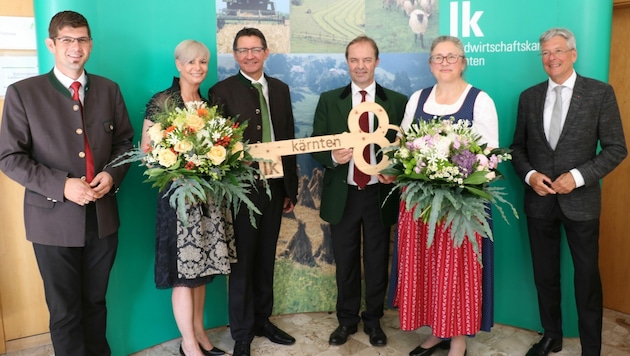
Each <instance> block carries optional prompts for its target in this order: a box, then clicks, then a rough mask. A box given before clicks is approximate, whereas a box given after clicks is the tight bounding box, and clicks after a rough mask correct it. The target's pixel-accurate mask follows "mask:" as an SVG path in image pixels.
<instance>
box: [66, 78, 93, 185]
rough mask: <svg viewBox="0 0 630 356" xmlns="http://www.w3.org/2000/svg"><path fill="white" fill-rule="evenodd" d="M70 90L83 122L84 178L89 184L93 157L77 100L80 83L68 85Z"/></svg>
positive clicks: (80, 106)
mask: <svg viewBox="0 0 630 356" xmlns="http://www.w3.org/2000/svg"><path fill="white" fill-rule="evenodd" d="M70 88H72V90H73V92H72V100H76V101H78V102H79V108H80V109H81V120H82V121H83V142H84V143H85V178H86V180H87V182H88V183H89V182H91V181H92V179H94V157H92V150H91V149H90V144H89V142H88V139H87V132H86V131H85V118H84V117H83V105H81V99H79V88H81V83H80V82H74V83H72V85H70Z"/></svg>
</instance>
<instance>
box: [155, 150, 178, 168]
mask: <svg viewBox="0 0 630 356" xmlns="http://www.w3.org/2000/svg"><path fill="white" fill-rule="evenodd" d="M175 162H177V155H176V154H175V153H173V151H171V150H161V151H160V152H159V153H158V163H159V164H160V165H162V166H164V167H167V168H168V167H170V166H172V165H174V164H175Z"/></svg>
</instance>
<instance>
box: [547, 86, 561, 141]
mask: <svg viewBox="0 0 630 356" xmlns="http://www.w3.org/2000/svg"><path fill="white" fill-rule="evenodd" d="M562 88H563V86H562V85H558V86H557V87H555V88H554V89H553V90H554V91H555V92H556V102H555V103H554V104H553V111H552V112H551V121H550V122H549V146H551V148H552V149H554V150H555V149H556V145H557V144H558V139H559V138H560V133H561V132H562V125H561V124H562Z"/></svg>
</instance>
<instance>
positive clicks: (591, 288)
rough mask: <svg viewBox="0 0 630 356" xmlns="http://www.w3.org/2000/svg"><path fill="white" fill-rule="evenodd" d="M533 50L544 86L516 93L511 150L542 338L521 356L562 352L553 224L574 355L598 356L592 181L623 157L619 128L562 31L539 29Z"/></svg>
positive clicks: (597, 193)
mask: <svg viewBox="0 0 630 356" xmlns="http://www.w3.org/2000/svg"><path fill="white" fill-rule="evenodd" d="M540 45H541V56H542V64H543V68H544V69H545V72H547V74H548V75H549V80H546V81H544V82H543V83H540V84H537V85H535V86H533V87H531V88H529V89H527V90H525V91H524V92H523V93H521V96H520V99H519V104H518V116H517V123H516V131H515V133H514V142H513V144H512V149H513V152H512V156H513V160H512V163H513V165H514V169H515V170H516V173H517V174H518V175H519V176H520V177H521V178H522V179H523V181H524V182H525V183H526V184H525V213H526V214H527V227H528V230H529V240H530V245H531V253H532V262H533V266H534V280H535V282H536V289H537V291H538V306H539V310H540V319H541V323H542V327H543V328H544V336H543V338H542V339H541V340H540V342H538V343H536V344H535V345H533V346H532V348H531V349H530V350H529V352H528V353H527V355H528V356H538V355H541V356H544V355H547V354H549V352H558V351H560V350H562V316H561V310H560V227H561V226H563V227H564V230H565V232H566V236H567V242H568V244H569V247H570V249H571V255H572V257H573V266H574V268H575V300H576V303H577V311H578V319H579V332H580V342H581V344H582V355H599V354H600V351H601V333H602V310H603V306H602V285H601V279H600V275H599V266H598V253H599V245H598V240H599V215H600V210H601V189H600V180H601V179H602V178H603V177H604V176H606V174H608V173H609V172H610V171H612V170H613V169H614V168H615V167H616V166H617V165H618V164H619V163H620V162H621V161H622V160H623V159H624V158H625V157H626V154H627V151H626V144H625V139H624V134H623V127H622V126H621V117H620V114H619V108H618V107H617V101H616V99H615V93H614V92H613V89H612V87H611V86H610V85H608V84H606V83H603V82H600V81H597V80H594V79H590V78H585V77H582V76H580V75H579V74H577V73H576V72H575V70H574V69H573V64H574V63H575V61H576V59H577V49H576V41H575V37H574V36H573V34H572V33H571V32H570V31H569V30H567V29H563V28H552V29H550V30H548V31H546V32H545V33H543V34H542V35H541V37H540ZM598 144H599V145H600V146H601V151H599V152H598Z"/></svg>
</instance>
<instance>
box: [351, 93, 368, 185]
mask: <svg viewBox="0 0 630 356" xmlns="http://www.w3.org/2000/svg"><path fill="white" fill-rule="evenodd" d="M359 93H361V102H364V101H365V95H366V94H367V92H366V91H365V90H361V91H359ZM359 127H360V128H361V131H363V132H370V121H369V114H368V112H367V111H366V112H364V113H363V114H361V117H359ZM363 159H365V161H366V162H367V163H371V162H370V161H371V160H370V146H365V148H364V149H363ZM369 181H370V175H369V174H365V173H363V172H362V171H361V170H360V169H359V168H357V166H356V164H355V165H354V182H355V183H357V186H358V187H359V189H363V188H365V186H366V185H367V184H368V182H369Z"/></svg>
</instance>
